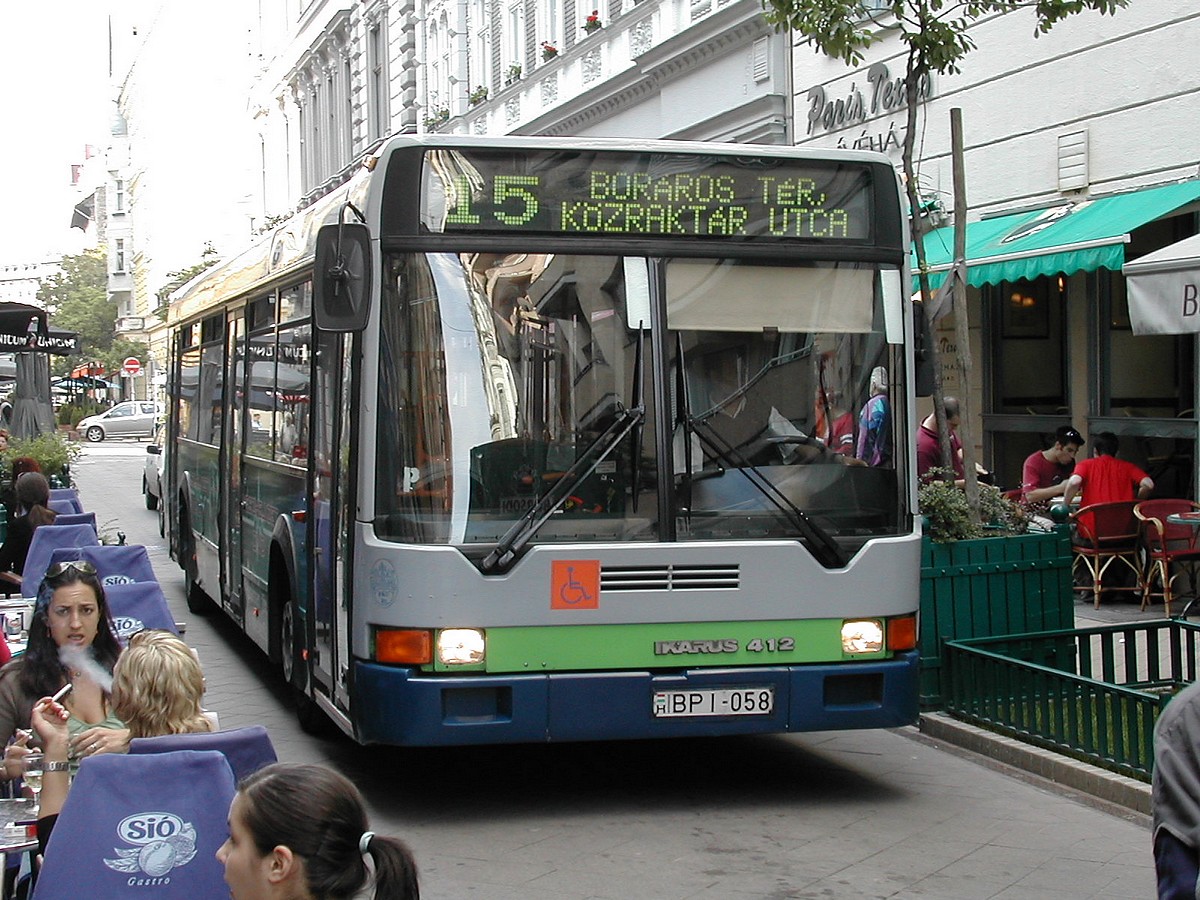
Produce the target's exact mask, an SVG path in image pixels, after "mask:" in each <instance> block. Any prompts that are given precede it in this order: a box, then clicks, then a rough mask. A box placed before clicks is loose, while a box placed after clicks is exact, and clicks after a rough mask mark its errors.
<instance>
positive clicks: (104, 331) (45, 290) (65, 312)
mask: <svg viewBox="0 0 1200 900" xmlns="http://www.w3.org/2000/svg"><path fill="white" fill-rule="evenodd" d="M37 298H38V300H39V301H41V302H42V303H43V304H44V305H45V307H46V309H47V310H49V311H50V322H51V324H52V325H53V326H54V327H55V328H62V329H64V330H66V331H76V332H78V333H79V344H80V346H81V347H82V348H83V352H84V353H85V354H87V355H88V356H89V357H93V358H97V359H98V358H99V357H100V354H102V353H103V352H104V351H105V350H107V349H109V348H110V347H112V344H113V331H114V326H115V324H116V321H117V301H116V300H114V299H111V298H110V297H109V295H108V265H107V260H106V256H105V253H104V251H103V250H89V251H87V252H86V253H81V254H80V255H78V256H64V257H63V260H62V270H61V271H60V272H58V273H56V274H54V275H52V276H51V277H50V278H47V279H44V280H43V281H42V284H41V287H39V288H38V292H37ZM73 360H74V357H66V356H56V357H54V358H53V360H52V366H51V368H52V369H53V371H54V373H55V374H58V375H61V374H63V373H65V372H68V371H70V368H71V366H72V365H74V364H75V363H74V362H73Z"/></svg>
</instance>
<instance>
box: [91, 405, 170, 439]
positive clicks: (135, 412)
mask: <svg viewBox="0 0 1200 900" xmlns="http://www.w3.org/2000/svg"><path fill="white" fill-rule="evenodd" d="M161 413H162V410H161V409H160V408H159V405H158V404H157V403H155V402H153V401H151V400H126V401H125V402H124V403H118V404H117V405H116V406H114V407H113V408H112V409H108V410H105V411H104V412H102V413H100V414H99V415H95V416H88V417H87V418H85V419H81V420H80V422H79V425H77V426H76V430H77V431H78V432H79V433H80V434H82V435H83V436H84V437H85V438H87V439H88V440H89V441H91V442H92V443H98V442H99V441H102V440H104V439H105V438H107V437H139V438H143V437H144V438H148V437H153V436H154V427H155V425H157V424H158V420H159V417H160V415H161Z"/></svg>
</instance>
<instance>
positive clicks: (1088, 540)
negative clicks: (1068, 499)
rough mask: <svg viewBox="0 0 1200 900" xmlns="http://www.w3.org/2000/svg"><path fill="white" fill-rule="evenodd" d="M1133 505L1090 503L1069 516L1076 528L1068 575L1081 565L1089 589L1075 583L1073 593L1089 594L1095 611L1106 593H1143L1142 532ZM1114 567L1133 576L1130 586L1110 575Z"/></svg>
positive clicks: (1127, 503)
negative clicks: (1086, 576) (1089, 577)
mask: <svg viewBox="0 0 1200 900" xmlns="http://www.w3.org/2000/svg"><path fill="white" fill-rule="evenodd" d="M1136 505H1137V501H1135V500H1129V501H1120V502H1116V503H1093V504H1091V505H1089V506H1083V507H1080V508H1079V509H1077V510H1076V511H1075V512H1073V513H1071V522H1072V523H1074V525H1075V541H1074V543H1073V545H1072V547H1071V552H1072V553H1073V554H1074V555H1075V559H1074V560H1073V561H1072V563H1071V574H1072V575H1074V574H1075V573H1076V571H1077V570H1078V569H1079V567H1080V566H1081V565H1082V566H1083V568H1084V569H1085V570H1086V571H1087V572H1088V574H1090V575H1091V581H1092V583H1091V585H1087V584H1079V583H1076V585H1075V590H1077V591H1091V593H1092V596H1093V598H1094V601H1095V605H1096V609H1099V608H1100V595H1101V594H1102V593H1104V592H1105V591H1136V592H1137V593H1139V594H1140V593H1142V583H1143V582H1142V558H1141V545H1140V542H1139V540H1140V531H1141V529H1140V527H1139V526H1140V523H1139V522H1138V518H1137V516H1136V515H1135V514H1134V507H1135V506H1136ZM1114 564H1116V566H1117V567H1116V571H1118V572H1122V573H1131V574H1132V579H1133V584H1132V585H1128V584H1125V583H1124V581H1121V582H1118V580H1117V579H1116V577H1115V576H1114V573H1113V572H1111V571H1110V569H1112V567H1113V565H1114ZM1106 577H1107V579H1108V580H1107V582H1106V581H1105V578H1106Z"/></svg>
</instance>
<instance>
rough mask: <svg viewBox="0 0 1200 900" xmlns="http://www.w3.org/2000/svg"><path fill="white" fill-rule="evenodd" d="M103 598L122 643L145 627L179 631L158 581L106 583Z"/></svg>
mask: <svg viewBox="0 0 1200 900" xmlns="http://www.w3.org/2000/svg"><path fill="white" fill-rule="evenodd" d="M104 597H105V599H106V600H107V601H108V612H109V614H110V615H111V616H112V620H113V626H114V627H115V628H116V631H117V639H118V640H119V641H120V642H121V645H122V646H124V645H125V644H126V643H127V642H128V640H129V639H130V638H131V637H132V636H133V635H135V634H137V633H138V632H139V631H145V630H146V629H147V628H156V629H160V630H163V631H170V632H171V633H172V634H180V633H181V629H180V627H179V624H178V623H177V622H176V621H175V617H174V616H172V615H171V609H170V607H169V606H167V598H166V597H165V596H163V591H162V588H161V587H160V586H159V584H158V582H157V581H135V582H131V583H129V584H109V585H105V586H104Z"/></svg>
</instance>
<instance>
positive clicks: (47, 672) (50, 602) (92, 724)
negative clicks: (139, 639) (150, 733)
mask: <svg viewBox="0 0 1200 900" xmlns="http://www.w3.org/2000/svg"><path fill="white" fill-rule="evenodd" d="M120 653H121V645H120V644H119V643H118V642H117V636H116V632H115V631H114V629H113V626H112V620H111V619H110V617H109V612H108V603H107V601H106V600H105V598H104V588H103V587H102V586H101V585H100V580H99V578H97V577H96V569H95V567H94V566H93V565H92V564H91V563H89V562H86V561H83V560H75V561H71V562H64V563H59V564H57V565H54V566H51V567H50V570H49V571H48V572H47V573H46V578H45V580H43V581H42V584H41V587H40V589H39V590H38V595H37V602H36V603H35V604H34V607H33V620H32V621H31V622H30V624H29V644H28V646H27V647H26V649H25V653H24V654H23V655H22V656H21V657H19V658H18V659H14V660H13V661H12V662H10V663H8V665H6V666H4V667H3V668H2V669H0V739H3V740H7V739H8V737H9V736H11V735H12V734H14V733H15V732H17V729H28V728H29V715H30V712H31V711H32V709H33V706H34V704H35V703H36V702H37V701H38V699H39V698H41V697H49V696H52V695H53V694H54V693H55V692H57V691H58V689H59V688H61V687H62V686H63V685H65V684H67V682H70V683H71V684H72V685H73V688H74V689H73V690H72V692H71V694H70V696H68V697H67V699H66V700H65V701H64V703H63V705H64V706H65V707H66V709H67V711H68V713H69V714H70V718H69V720H68V726H69V729H70V734H71V750H72V754H73V756H74V757H75V758H76V759H78V758H80V757H83V756H91V755H94V754H96V753H113V752H118V753H119V752H124V751H125V750H126V749H128V747H129V731H128V729H126V728H125V724H124V723H123V722H122V721H121V720H120V719H119V718H118V717H117V716H116V715H115V714H114V713H113V711H112V706H111V701H110V697H109V695H110V692H111V689H112V671H113V666H114V665H115V664H116V662H117V657H118V656H119V655H120ZM29 737H30V734H29V732H28V731H21V732H19V733H18V736H17V740H16V741H14V742H13V743H11V744H9V746H8V747H7V748H6V750H5V752H4V775H5V777H7V778H15V777H17V776H18V775H20V773H21V762H20V761H21V759H22V758H23V757H24V756H25V755H26V754H27V753H28V752H29V751H28V749H27V747H26V744H27V743H28V740H29Z"/></svg>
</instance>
